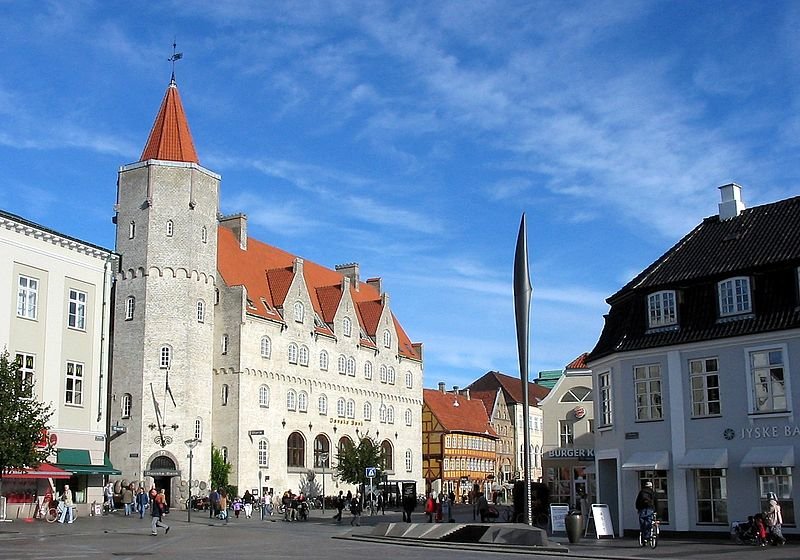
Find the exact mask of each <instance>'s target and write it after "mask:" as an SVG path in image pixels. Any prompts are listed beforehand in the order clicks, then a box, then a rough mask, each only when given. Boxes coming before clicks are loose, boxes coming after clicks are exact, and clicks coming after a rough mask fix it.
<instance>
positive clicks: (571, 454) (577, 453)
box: [547, 447, 594, 461]
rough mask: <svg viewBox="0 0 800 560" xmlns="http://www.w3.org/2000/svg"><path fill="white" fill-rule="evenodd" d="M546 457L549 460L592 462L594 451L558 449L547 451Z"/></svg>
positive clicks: (591, 449) (589, 449)
mask: <svg viewBox="0 0 800 560" xmlns="http://www.w3.org/2000/svg"><path fill="white" fill-rule="evenodd" d="M547 457H548V458H550V459H583V460H592V461H594V449H593V448H588V449H577V448H576V449H572V448H568V447H559V448H558V449H551V450H550V451H548V452H547Z"/></svg>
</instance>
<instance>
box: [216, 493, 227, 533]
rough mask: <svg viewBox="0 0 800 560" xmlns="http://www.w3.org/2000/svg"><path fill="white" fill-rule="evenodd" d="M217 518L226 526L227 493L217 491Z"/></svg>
mask: <svg viewBox="0 0 800 560" xmlns="http://www.w3.org/2000/svg"><path fill="white" fill-rule="evenodd" d="M218 503H219V518H220V519H222V520H224V521H225V525H227V524H228V493H227V492H226V491H225V490H220V491H219V502H218Z"/></svg>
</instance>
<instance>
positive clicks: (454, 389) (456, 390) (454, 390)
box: [453, 385, 458, 395]
mask: <svg viewBox="0 0 800 560" xmlns="http://www.w3.org/2000/svg"><path fill="white" fill-rule="evenodd" d="M453 393H454V394H456V395H457V394H458V385H453Z"/></svg>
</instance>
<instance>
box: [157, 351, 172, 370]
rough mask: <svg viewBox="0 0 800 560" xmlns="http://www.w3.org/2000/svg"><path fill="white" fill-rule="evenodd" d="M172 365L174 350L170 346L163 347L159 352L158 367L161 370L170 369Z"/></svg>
mask: <svg viewBox="0 0 800 560" xmlns="http://www.w3.org/2000/svg"><path fill="white" fill-rule="evenodd" d="M170 363H172V348H170V347H169V346H162V347H161V350H159V352H158V367H160V368H161V369H169V365H170Z"/></svg>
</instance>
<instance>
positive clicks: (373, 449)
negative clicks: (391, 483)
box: [334, 437, 384, 485]
mask: <svg viewBox="0 0 800 560" xmlns="http://www.w3.org/2000/svg"><path fill="white" fill-rule="evenodd" d="M336 460H337V464H336V466H335V467H334V470H335V471H336V476H337V477H339V479H340V480H342V481H344V482H347V483H349V484H357V485H362V484H368V483H369V479H368V478H367V477H366V470H367V467H377V468H378V469H380V470H383V462H384V456H383V449H381V446H380V445H379V444H378V443H376V442H374V441H372V439H371V438H369V437H362V438H361V439H360V440H359V442H358V445H343V446H341V447H340V448H339V453H338V454H337V455H336Z"/></svg>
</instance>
